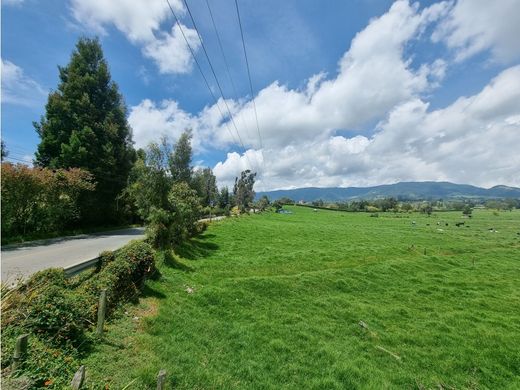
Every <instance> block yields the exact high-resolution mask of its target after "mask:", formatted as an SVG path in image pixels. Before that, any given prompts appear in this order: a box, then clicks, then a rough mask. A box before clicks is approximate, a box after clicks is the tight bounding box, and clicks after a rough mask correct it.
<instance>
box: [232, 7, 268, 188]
mask: <svg viewBox="0 0 520 390" xmlns="http://www.w3.org/2000/svg"><path fill="white" fill-rule="evenodd" d="M235 8H236V10H237V16H238V25H239V26H240V36H241V38H242V48H243V49H244V58H245V60H246V67H247V77H248V79H249V90H250V91H251V100H252V101H253V109H254V111H255V122H256V130H257V132H258V139H259V141H260V153H261V154H262V164H263V165H264V172H265V161H264V151H263V150H264V143H263V141H262V134H261V133H260V125H259V124H258V113H257V111H256V103H255V94H254V91H253V82H252V81H251V70H250V68H249V60H248V59H247V50H246V42H245V39H244V30H243V28H242V20H241V18H240V10H239V8H238V0H235ZM264 179H265V178H264Z"/></svg>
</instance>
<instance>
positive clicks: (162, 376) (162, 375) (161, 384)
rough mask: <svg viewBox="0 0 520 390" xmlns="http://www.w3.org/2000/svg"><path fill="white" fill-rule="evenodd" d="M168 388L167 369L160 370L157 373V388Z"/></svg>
mask: <svg viewBox="0 0 520 390" xmlns="http://www.w3.org/2000/svg"><path fill="white" fill-rule="evenodd" d="M165 388H166V370H161V371H159V375H157V390H164V389H165Z"/></svg>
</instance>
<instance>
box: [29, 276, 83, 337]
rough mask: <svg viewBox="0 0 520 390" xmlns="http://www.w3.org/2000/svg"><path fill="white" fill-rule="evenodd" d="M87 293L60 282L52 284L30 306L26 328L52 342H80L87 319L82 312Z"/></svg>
mask: <svg viewBox="0 0 520 390" xmlns="http://www.w3.org/2000/svg"><path fill="white" fill-rule="evenodd" d="M83 307H85V297H83V296H81V295H79V294H76V293H75V292H74V291H71V290H68V289H67V288H64V287H60V286H52V285H51V286H49V287H47V288H46V289H45V291H43V292H42V293H41V294H39V295H38V296H36V297H35V298H34V299H33V300H32V302H31V305H30V306H29V307H28V310H27V317H26V319H25V328H26V329H27V330H28V331H30V332H31V333H32V334H36V335H42V336H43V337H45V338H47V339H49V340H50V341H51V342H52V343H53V344H58V345H61V344H68V343H69V342H70V343H73V344H74V343H78V342H80V341H81V340H82V339H83V337H84V329H85V323H86V320H87V319H88V318H87V317H86V316H85V313H83Z"/></svg>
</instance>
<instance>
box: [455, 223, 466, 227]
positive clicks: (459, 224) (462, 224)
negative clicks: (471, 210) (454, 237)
mask: <svg viewBox="0 0 520 390" xmlns="http://www.w3.org/2000/svg"><path fill="white" fill-rule="evenodd" d="M465 224H466V222H457V223H456V224H455V226H457V227H461V226H464V225H465Z"/></svg>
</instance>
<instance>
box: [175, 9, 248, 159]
mask: <svg viewBox="0 0 520 390" xmlns="http://www.w3.org/2000/svg"><path fill="white" fill-rule="evenodd" d="M167 1H168V0H167ZM182 1H183V3H184V5H185V6H186V9H187V10H188V14H189V16H190V19H191V22H192V23H193V28H194V29H195V31H196V32H197V36H198V38H199V41H200V45H201V47H202V51H203V52H204V55H205V56H206V60H207V61H208V64H209V67H210V69H211V73H212V74H213V77H214V78H215V82H216V84H217V87H218V90H219V91H220V96H222V100H223V101H224V105H225V106H226V109H227V112H228V114H229V118H230V119H231V123H232V124H233V127H234V128H235V131H236V133H237V136H238V139H239V141H240V145H241V146H242V148H243V149H244V155H245V156H246V159H247V160H248V162H249V165H250V167H251V168H252V167H253V165H252V164H251V160H250V159H249V156H248V155H247V150H246V147H245V146H244V143H243V142H242V137H240V132H239V131H238V127H237V125H236V123H235V118H234V117H233V113H232V112H231V110H230V109H229V105H228V103H227V101H226V97H225V95H224V92H223V91H222V87H221V86H220V82H219V81H218V77H217V74H216V72H215V68H214V67H213V64H212V63H211V59H210V58H209V54H208V51H207V50H206V45H204V42H203V40H202V36H201V35H200V32H199V29H198V28H197V24H196V23H195V19H194V18H193V14H192V13H191V10H190V7H189V5H188V2H187V1H186V0H182ZM170 9H171V7H170Z"/></svg>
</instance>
